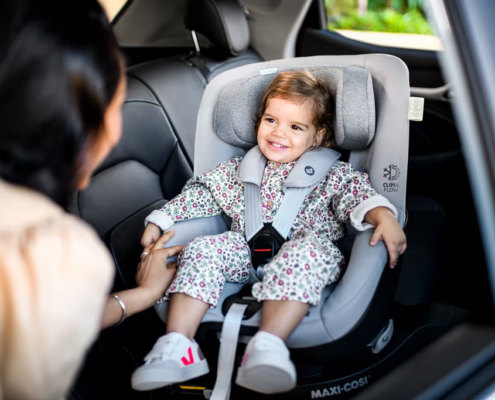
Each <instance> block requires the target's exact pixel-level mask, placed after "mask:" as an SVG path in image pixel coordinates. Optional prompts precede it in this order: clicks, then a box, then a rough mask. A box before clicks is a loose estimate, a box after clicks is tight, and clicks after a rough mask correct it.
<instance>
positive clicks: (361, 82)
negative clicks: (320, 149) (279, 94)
mask: <svg viewBox="0 0 495 400" xmlns="http://www.w3.org/2000/svg"><path fill="white" fill-rule="evenodd" d="M297 69H298V68H287V69H279V70H277V69H276V68H275V72H277V73H280V72H282V71H293V70H297ZM305 70H308V71H310V72H311V73H313V74H314V75H315V76H318V77H320V78H322V79H323V80H324V81H325V82H326V83H327V84H328V87H329V89H330V91H331V93H332V95H333V96H334V99H335V100H334V101H335V110H334V133H335V141H336V144H337V146H338V147H339V148H342V149H345V150H360V149H363V148H365V147H366V146H367V145H368V144H370V143H371V140H372V139H373V136H374V133H375V98H374V94H373V85H372V79H371V74H370V73H369V71H368V70H366V69H365V68H362V67H358V66H349V67H340V66H330V67H321V66H320V67H308V68H305ZM265 71H267V72H271V71H270V70H265ZM275 76H276V75H275V73H267V74H264V72H263V71H261V73H260V74H256V75H254V76H249V77H247V78H241V79H238V80H236V81H234V82H232V83H231V84H229V85H228V86H227V87H226V88H225V89H224V90H223V92H222V93H221V95H220V98H219V100H218V103H217V107H216V109H215V115H214V119H213V129H214V130H215V133H216V134H217V135H218V136H219V137H220V138H221V139H223V140H224V141H226V142H227V143H230V144H232V145H234V146H239V147H241V148H245V149H249V148H251V147H253V146H255V145H256V134H255V132H254V125H255V122H256V117H257V114H258V113H259V110H260V105H261V100H262V98H263V94H264V92H265V89H266V87H267V86H268V85H269V84H270V82H271V81H272V80H273V78H274V77H275Z"/></svg>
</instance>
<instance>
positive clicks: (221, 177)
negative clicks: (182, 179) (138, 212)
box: [141, 158, 240, 247]
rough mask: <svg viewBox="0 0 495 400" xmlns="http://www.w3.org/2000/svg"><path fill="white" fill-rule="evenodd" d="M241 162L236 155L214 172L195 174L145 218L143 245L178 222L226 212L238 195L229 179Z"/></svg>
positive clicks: (146, 244) (232, 177) (154, 239)
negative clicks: (180, 189)
mask: <svg viewBox="0 0 495 400" xmlns="http://www.w3.org/2000/svg"><path fill="white" fill-rule="evenodd" d="M239 161H240V159H238V158H234V159H232V160H229V161H227V162H225V163H222V164H220V165H219V166H218V167H216V168H215V169H213V170H211V171H208V172H206V173H204V174H202V175H198V176H194V177H193V178H191V179H190V180H189V181H187V183H186V184H185V186H184V189H182V192H181V193H180V194H179V195H178V196H176V197H174V198H173V199H172V200H170V201H169V202H168V203H167V204H165V205H164V206H163V207H162V208H161V209H160V210H155V211H153V212H152V213H151V214H150V215H148V216H147V217H146V219H145V225H146V229H145V231H144V234H143V237H142V238H141V244H142V245H143V247H146V246H149V245H150V244H151V243H154V242H155V241H156V240H157V239H158V238H159V237H160V236H161V235H162V232H165V231H166V230H168V229H170V228H171V227H172V226H173V224H174V223H175V222H178V221H187V220H190V219H195V218H204V217H212V216H215V215H220V214H222V212H225V208H226V207H227V205H229V204H230V203H232V201H233V199H234V198H235V197H236V196H235V193H234V192H235V190H233V189H234V186H233V185H229V182H230V180H232V179H234V177H235V172H236V169H237V167H238V165H239ZM236 188H240V187H239V186H236ZM227 209H228V208H227Z"/></svg>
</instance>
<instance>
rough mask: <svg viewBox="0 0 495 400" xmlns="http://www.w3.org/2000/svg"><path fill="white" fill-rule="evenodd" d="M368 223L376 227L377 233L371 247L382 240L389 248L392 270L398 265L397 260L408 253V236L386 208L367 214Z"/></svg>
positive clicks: (375, 209) (379, 208) (378, 208)
mask: <svg viewBox="0 0 495 400" xmlns="http://www.w3.org/2000/svg"><path fill="white" fill-rule="evenodd" d="M364 219H365V221H366V222H369V223H370V224H372V225H375V227H376V228H375V232H374V233H373V236H372V237H371V241H370V246H374V245H376V244H377V243H378V241H379V240H382V241H383V242H384V243H385V246H387V250H388V254H389V258H390V268H394V267H395V266H396V265H397V260H398V258H399V256H400V255H401V254H403V253H404V252H405V251H406V248H407V243H406V235H405V234H404V231H403V230H402V229H401V227H400V226H399V223H398V222H397V219H396V218H395V215H394V214H393V213H392V211H390V210H389V209H388V208H386V207H377V208H374V209H372V210H370V211H368V212H367V213H366V216H365V217H364Z"/></svg>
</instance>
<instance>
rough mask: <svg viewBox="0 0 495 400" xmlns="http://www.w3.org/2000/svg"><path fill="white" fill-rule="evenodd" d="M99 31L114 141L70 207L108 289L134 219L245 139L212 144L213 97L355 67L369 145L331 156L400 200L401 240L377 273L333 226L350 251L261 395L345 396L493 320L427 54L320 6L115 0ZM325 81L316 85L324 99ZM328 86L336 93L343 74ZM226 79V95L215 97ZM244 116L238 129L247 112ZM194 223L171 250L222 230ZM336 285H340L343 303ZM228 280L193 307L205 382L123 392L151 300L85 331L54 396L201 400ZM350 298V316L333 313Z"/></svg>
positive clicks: (454, 139) (450, 128)
mask: <svg viewBox="0 0 495 400" xmlns="http://www.w3.org/2000/svg"><path fill="white" fill-rule="evenodd" d="M112 24H113V28H114V31H115V34H116V36H117V39H118V40H119V43H120V45H121V47H122V51H123V53H124V55H125V56H126V61H127V83H128V88H127V98H126V101H125V104H124V108H123V134H122V139H121V141H120V143H119V144H118V145H117V146H116V147H115V149H114V150H113V151H112V153H111V154H110V155H109V156H108V158H107V159H106V160H105V161H104V162H103V164H102V165H101V166H100V167H99V168H98V170H97V171H96V172H95V174H94V176H93V179H92V182H91V184H90V186H89V187H88V188H87V189H85V190H84V191H81V192H79V193H78V194H77V196H76V198H74V202H73V205H72V210H71V211H72V212H73V213H74V214H76V215H78V216H80V217H81V218H82V219H83V220H85V221H86V222H88V223H89V224H90V225H91V226H93V227H94V228H95V230H96V231H97V232H98V234H99V235H100V237H101V238H102V240H103V241H104V242H105V243H106V245H107V246H108V248H109V250H110V252H111V253H112V255H113V257H114V261H115V266H116V277H115V282H114V288H113V290H114V291H117V290H122V289H125V288H131V287H134V286H135V278H134V276H135V273H136V267H137V264H138V263H139V256H140V254H141V252H142V247H141V244H140V238H141V235H142V233H143V231H144V219H145V217H146V216H147V215H148V214H149V213H150V212H151V211H152V210H155V209H158V208H160V207H161V206H162V205H163V204H165V203H166V202H167V201H168V200H170V199H172V198H173V197H174V196H176V195H177V194H178V193H179V192H180V191H181V189H182V187H183V185H184V184H185V182H186V181H187V180H188V179H189V178H191V177H192V176H193V174H196V173H202V172H205V171H207V170H208V169H211V168H213V167H214V166H215V165H216V164H217V163H218V162H220V161H226V160H228V159H229V158H231V157H232V156H233V155H242V154H244V152H245V150H246V147H242V146H239V145H238V144H236V143H228V142H227V141H225V140H224V139H223V138H221V137H219V134H218V132H217V131H215V130H213V128H212V127H213V126H214V124H215V121H214V114H215V113H214V111H215V110H217V111H218V108H217V107H220V106H219V105H220V104H221V103H222V101H223V104H224V109H225V110H226V111H225V112H226V113H227V114H228V113H229V112H230V111H229V107H228V105H229V101H232V99H234V101H239V99H240V98H241V97H242V96H248V95H250V94H252V93H253V92H252V90H251V88H250V87H246V85H244V86H243V84H244V81H245V80H248V78H253V77H255V78H256V80H257V81H259V80H263V79H264V80H265V81H266V82H268V81H269V80H270V79H271V78H270V73H266V74H265V73H262V74H260V71H267V70H269V69H272V70H273V69H274V68H276V69H277V70H278V71H280V70H285V69H291V68H305V69H309V70H311V69H312V68H316V69H323V70H324V71H326V72H323V73H327V74H330V75H332V74H333V75H332V76H335V77H337V78H335V79H336V81H337V82H341V83H342V82H344V81H345V80H346V79H345V76H346V74H349V76H351V75H352V72H353V71H354V72H355V69H356V68H357V69H358V70H359V71H360V73H364V74H365V75H366V74H369V76H370V78H369V79H370V80H372V82H373V84H372V92H373V93H374V95H373V99H374V104H372V105H370V104H368V110H371V109H372V111H373V114H374V116H376V132H375V140H373V141H371V144H369V143H366V144H365V146H364V147H357V148H356V147H352V146H346V145H343V146H341V147H340V148H339V149H338V150H339V152H341V153H342V159H343V160H344V161H349V162H350V163H351V164H353V165H355V166H357V167H360V168H361V169H362V170H364V171H365V172H367V173H369V174H370V177H371V180H372V183H377V184H378V182H379V187H376V189H377V190H378V191H379V192H380V190H383V191H384V192H383V194H384V195H386V196H387V197H389V199H390V200H391V201H392V202H393V203H394V205H396V206H397V207H398V208H399V209H400V211H401V213H402V214H401V217H400V218H399V221H400V222H401V224H402V226H403V228H404V230H405V232H406V235H407V240H408V248H407V251H406V253H405V254H404V255H403V256H402V257H401V258H400V260H399V265H398V266H397V267H396V269H395V270H391V269H390V268H388V267H387V268H386V267H385V266H386V263H387V258H386V257H387V255H386V251H385V249H384V247H381V248H379V249H373V251H375V253H373V252H371V253H370V252H369V251H370V249H371V248H370V247H369V246H368V245H367V243H368V242H369V238H370V233H369V232H368V233H360V234H357V235H356V232H353V231H352V229H348V232H347V235H346V237H345V238H344V239H343V240H342V241H341V243H339V244H338V245H339V247H340V248H341V250H342V252H343V253H344V255H346V258H347V259H349V260H350V261H349V265H348V267H347V269H346V272H345V273H344V276H343V278H342V279H341V281H340V282H339V283H337V285H335V287H331V288H328V290H327V291H326V294H325V296H326V297H325V301H322V302H321V304H320V306H318V307H316V308H313V309H312V310H311V311H310V313H309V315H308V316H307V317H306V319H305V321H304V322H303V323H302V324H301V326H300V327H299V328H298V329H297V330H296V332H295V333H294V334H293V336H292V337H291V338H290V339H289V342H288V346H289V348H290V349H291V357H292V359H293V361H294V362H295V364H296V368H297V372H298V386H297V388H296V389H295V390H294V391H292V392H289V393H285V394H282V395H278V396H273V395H272V396H269V397H270V398H284V399H290V398H293V399H299V398H319V397H326V396H330V395H331V396H332V397H333V396H334V395H335V396H336V397H338V398H349V397H352V396H353V395H355V394H356V393H358V392H360V391H362V390H366V388H367V387H368V386H370V385H373V383H374V382H376V381H377V380H379V379H380V378H381V377H383V376H385V375H386V374H387V373H389V372H391V371H393V370H395V369H396V368H397V367H399V366H400V365H401V364H402V363H404V362H405V361H406V360H408V359H409V358H410V357H411V356H412V355H414V354H416V353H417V352H419V351H420V350H421V349H423V348H425V347H426V346H428V345H429V344H430V343H432V342H433V341H435V340H436V339H438V338H439V337H441V336H442V335H445V334H447V333H448V331H450V330H451V329H452V328H453V327H455V326H457V325H458V324H460V323H462V322H465V321H472V322H476V323H480V324H493V322H494V311H493V306H492V304H493V303H492V297H491V292H490V288H489V284H488V278H487V269H486V266H485V259H484V253H483V247H482V243H481V236H480V229H479V227H478V223H477V219H476V213H475V208H474V203H473V198H472V192H471V186H470V183H469V180H468V176H467V172H466V166H465V160H464V156H463V153H462V150H461V143H460V139H459V135H458V132H457V129H456V124H455V121H454V116H453V113H452V108H451V107H452V102H453V101H455V93H453V92H452V91H451V90H450V87H449V85H448V82H446V81H445V79H444V77H443V75H442V72H441V70H440V66H439V63H438V58H437V57H438V55H437V54H436V52H434V51H426V50H414V49H401V48H395V47H385V46H378V45H373V44H368V43H364V42H359V41H356V40H352V39H349V38H346V37H344V36H342V35H340V34H339V33H337V32H332V31H329V30H327V29H326V11H325V9H324V2H323V0H305V1H300V2H294V1H289V0H266V1H260V0H242V1H241V2H240V3H239V2H238V1H237V0H189V1H187V2H183V1H176V0H129V1H128V2H127V3H126V4H125V6H124V7H123V8H122V10H121V11H120V12H119V14H118V15H117V16H116V17H115V18H114V19H113V21H112ZM315 56H320V57H315ZM390 56H392V57H390ZM361 70H362V71H361ZM219 75H221V76H219ZM366 76H368V75H366ZM271 77H273V76H271ZM253 79H254V78H253ZM366 79H367V78H366ZM370 82H371V81H370ZM210 83H211V84H210ZM229 85H230V86H229ZM337 87H338V85H337V86H336V87H335V89H331V90H334V92H335V93H336V95H337V94H338V93H340V92H338V90H337ZM342 87H343V88H344V89H345V90H348V89H349V86H348V85H347V86H346V83H345V82H344V83H342ZM226 88H227V89H229V88H233V89H232V90H235V93H238V94H239V95H236V96H233V97H231V98H228V99H227V100H225V99H223V98H222V96H223V94H224V91H225V90H226ZM243 88H244V89H243ZM358 90H360V92H359V93H361V94H362V93H363V90H364V91H366V90H369V87H368V86H366V84H364V86H363V87H362V88H358ZM341 91H342V90H341ZM334 92H332V93H334ZM409 96H416V97H424V98H425V109H424V117H423V120H422V121H421V122H414V121H408V120H407V107H408V102H409ZM244 111H245V113H246V115H247V117H246V115H245V116H244V118H246V119H245V120H244V121H246V125H248V124H249V123H250V122H249V112H250V110H248V109H246V110H244ZM401 113H402V114H401ZM356 114H357V115H359V112H357V113H355V114H353V115H356ZM228 115H230V114H228ZM229 118H237V116H233V115H230V116H229ZM227 125H228V124H227ZM231 125H232V126H233V125H234V124H233V123H232V124H231ZM227 128H229V126H227V127H226V129H227ZM346 134H347V133H346ZM351 134H352V133H349V135H351ZM394 185H397V186H394ZM391 187H392V188H394V189H393V190H392V189H387V188H391ZM395 188H397V190H395ZM207 219H208V218H207ZM204 222H205V221H201V224H202V226H201V227H200V226H199V225H198V224H196V225H194V227H192V228H191V227H186V225H184V228H181V229H182V230H181V231H180V229H179V228H180V226H179V225H181V224H187V223H181V224H178V226H177V231H178V233H179V231H180V232H184V234H178V235H177V237H176V238H174V240H176V241H178V242H177V244H179V243H180V244H185V243H186V242H187V240H189V239H191V238H193V237H194V236H198V235H199V234H205V233H208V234H211V233H218V232H222V231H225V230H227V229H228V223H229V221H226V220H224V219H220V220H217V221H216V222H211V221H209V226H208V227H204V224H203V223H204ZM209 232H211V233H209ZM181 241H182V242H181ZM360 249H362V250H360ZM358 253H359V257H358V256H357V255H356V254H358ZM353 276H355V277H358V278H359V279H361V283H362V282H365V283H363V284H362V285H357V284H349V282H356V281H354V280H352V279H353V278H352V277H353ZM358 278H356V279H358ZM346 285H347V286H353V290H354V292H346V293H348V294H346V295H345V296H344V295H342V294H341V293H344V290H345V287H346ZM241 286H242V285H238V284H231V286H229V288H228V289H227V287H226V289H225V293H224V295H223V296H222V299H223V300H222V301H223V306H219V307H217V309H216V310H212V311H211V312H209V313H208V314H207V315H206V317H205V319H204V323H203V324H202V325H201V327H200V330H199V331H198V334H197V336H196V340H197V341H198V343H199V344H200V346H201V348H202V349H203V351H204V353H205V356H206V357H207V359H208V361H209V364H210V370H211V372H210V373H209V374H208V375H206V376H203V377H200V378H198V379H196V380H194V381H191V382H187V383H186V384H177V385H172V386H169V387H165V388H163V389H159V390H156V391H151V392H135V391H133V390H132V389H131V384H130V382H131V380H130V377H131V374H132V372H133V371H134V370H135V369H136V368H137V367H138V366H140V365H141V364H142V360H143V359H144V356H145V355H146V353H147V352H148V351H149V350H150V349H151V347H152V346H153V344H154V342H155V341H156V339H157V338H158V337H159V336H161V335H163V334H164V333H165V325H164V322H163V320H164V319H165V317H166V308H167V305H166V304H162V305H160V306H157V307H155V309H150V310H147V311H146V312H143V313H140V314H137V315H135V316H133V317H131V318H129V319H128V320H126V321H125V322H124V323H123V324H122V325H119V326H118V327H114V328H109V329H106V330H105V331H103V332H102V333H101V334H100V336H99V338H98V340H97V341H96V342H95V343H94V345H93V347H92V348H91V349H90V351H89V352H88V355H87V358H86V360H85V362H84V364H83V365H82V367H81V370H80V373H79V377H78V379H77V381H76V383H75V384H74V387H73V388H72V390H71V393H70V395H69V398H70V399H81V400H82V399H84V400H85V399H99V398H102V399H103V398H105V399H109V398H123V399H145V398H148V399H153V398H177V399H182V398H183V399H188V398H207V399H208V398H210V396H211V393H212V390H213V388H214V385H215V381H216V379H217V370H218V369H220V368H219V365H217V359H218V354H219V349H220V347H221V343H220V340H219V339H220V337H221V335H222V328H223V321H224V318H225V317H226V315H227V314H228V312H229V307H230V306H231V305H232V304H233V303H244V304H248V306H249V307H251V306H252V304H251V303H249V301H246V300H245V297H246V296H245V294H246V293H245V292H241V294H239V291H240V290H241ZM349 293H350V294H349ZM247 297H249V296H247ZM339 301H340V303H339ZM352 301H354V302H355V303H356V304H359V306H358V307H357V308H358V309H359V311H358V312H356V307H354V308H353V307H348V308H346V307H347V306H348V305H349V304H350V303H352ZM339 304H340V305H341V306H342V307H341V308H339V307H340V306H339ZM258 308H259V307H258ZM329 310H331V311H332V312H334V313H335V314H332V313H330V311H329ZM338 313H340V314H339V315H337V314H338ZM251 314H252V315H250V317H249V318H247V317H246V318H245V319H244V321H243V323H242V326H241V328H240V336H239V338H238V339H237V340H238V345H237V352H236V354H235V355H232V357H233V359H234V363H235V365H234V367H237V365H238V364H239V361H240V357H241V356H242V354H243V351H244V348H245V343H246V338H249V337H250V336H252V335H253V334H254V333H255V332H256V329H257V326H259V309H258V310H255V311H253V313H251ZM336 315H337V316H336ZM390 321H393V322H392V323H391V322H390ZM317 326H318V327H319V329H321V332H319V331H318V329H317V328H316V327H317ZM391 326H392V327H391ZM325 335H327V336H326V337H324V338H323V336H325ZM380 342H382V344H381V345H380ZM234 377H235V372H234ZM231 390H232V392H231V398H233V399H250V398H265V397H267V396H264V395H261V394H258V393H254V392H250V391H248V390H247V389H242V388H240V387H237V386H236V385H232V388H231Z"/></svg>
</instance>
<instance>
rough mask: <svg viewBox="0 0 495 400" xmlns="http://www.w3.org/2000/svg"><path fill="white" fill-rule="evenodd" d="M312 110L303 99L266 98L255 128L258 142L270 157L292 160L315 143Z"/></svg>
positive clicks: (274, 159) (276, 159) (273, 159)
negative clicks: (263, 110)
mask: <svg viewBox="0 0 495 400" xmlns="http://www.w3.org/2000/svg"><path fill="white" fill-rule="evenodd" d="M312 120H313V113H312V112H311V110H310V108H309V107H308V106H307V105H306V104H304V103H296V102H294V101H291V100H286V99H282V98H279V97H273V98H270V99H269V100H268V102H267V107H266V110H265V113H264V114H263V116H262V117H261V123H260V125H259V129H258V145H259V147H260V150H261V152H262V153H263V154H264V155H265V157H266V158H267V159H269V160H270V161H275V162H280V163H288V162H292V161H296V160H297V159H298V158H299V157H300V156H301V155H302V154H303V153H304V152H305V151H306V150H308V149H309V148H310V147H312V146H314V145H315V144H316V138H317V132H316V128H315V126H314V125H313V121H312Z"/></svg>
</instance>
